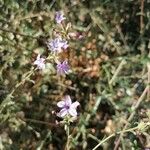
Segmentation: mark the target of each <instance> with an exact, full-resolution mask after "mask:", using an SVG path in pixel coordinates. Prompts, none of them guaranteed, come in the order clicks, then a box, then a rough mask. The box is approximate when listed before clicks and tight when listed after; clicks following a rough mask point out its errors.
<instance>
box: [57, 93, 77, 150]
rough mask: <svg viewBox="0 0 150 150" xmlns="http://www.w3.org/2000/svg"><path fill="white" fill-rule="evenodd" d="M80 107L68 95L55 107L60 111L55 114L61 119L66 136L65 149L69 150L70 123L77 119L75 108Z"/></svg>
mask: <svg viewBox="0 0 150 150" xmlns="http://www.w3.org/2000/svg"><path fill="white" fill-rule="evenodd" d="M79 105H80V103H79V102H78V101H75V102H72V100H71V98H70V96H69V95H66V96H65V97H64V98H63V100H62V101H59V102H58V103H57V106H58V107H59V108H60V109H61V110H60V111H59V113H57V116H58V117H61V118H63V121H62V123H63V124H64V129H65V131H66V134H67V142H66V149H67V150H69V149H70V146H69V144H70V140H71V138H70V137H71V134H70V123H71V122H73V121H74V120H75V119H76V118H77V115H78V113H77V107H78V106H79Z"/></svg>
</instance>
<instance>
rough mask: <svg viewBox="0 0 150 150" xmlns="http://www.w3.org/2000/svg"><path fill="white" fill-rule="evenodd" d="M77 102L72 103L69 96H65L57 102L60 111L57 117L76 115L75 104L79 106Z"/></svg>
mask: <svg viewBox="0 0 150 150" xmlns="http://www.w3.org/2000/svg"><path fill="white" fill-rule="evenodd" d="M79 105H80V103H79V102H77V101H76V102H74V103H72V101H71V98H70V96H69V95H67V96H65V97H64V99H63V100H62V101H60V102H58V103H57V106H58V107H59V108H61V110H60V112H59V113H58V116H59V117H62V118H63V117H65V116H66V115H71V116H73V117H76V116H77V111H76V109H77V106H79Z"/></svg>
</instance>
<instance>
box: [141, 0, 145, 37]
mask: <svg viewBox="0 0 150 150" xmlns="http://www.w3.org/2000/svg"><path fill="white" fill-rule="evenodd" d="M143 16H144V0H141V16H140V33H141V34H143V29H144V21H143Z"/></svg>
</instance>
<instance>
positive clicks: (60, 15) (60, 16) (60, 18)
mask: <svg viewBox="0 0 150 150" xmlns="http://www.w3.org/2000/svg"><path fill="white" fill-rule="evenodd" d="M65 19H66V18H65V17H64V14H63V13H62V12H61V11H58V12H56V14H55V21H56V22H57V23H58V24H60V23H61V22H62V21H63V20H65Z"/></svg>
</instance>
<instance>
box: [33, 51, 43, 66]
mask: <svg viewBox="0 0 150 150" xmlns="http://www.w3.org/2000/svg"><path fill="white" fill-rule="evenodd" d="M44 61H45V59H44V58H40V54H39V55H38V56H37V58H36V60H35V61H34V65H37V68H38V69H45V62H44Z"/></svg>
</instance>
